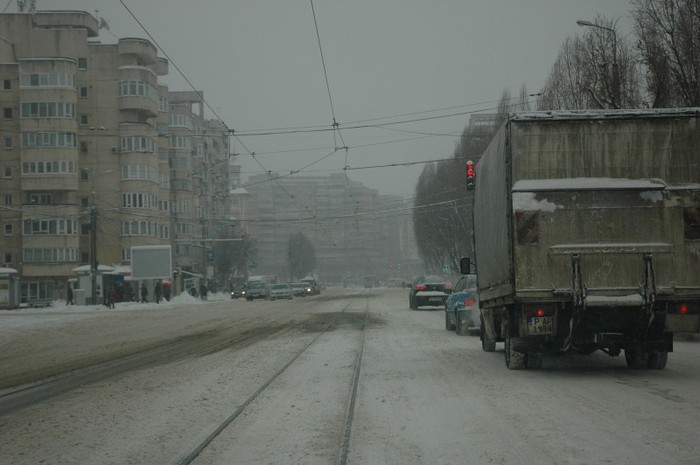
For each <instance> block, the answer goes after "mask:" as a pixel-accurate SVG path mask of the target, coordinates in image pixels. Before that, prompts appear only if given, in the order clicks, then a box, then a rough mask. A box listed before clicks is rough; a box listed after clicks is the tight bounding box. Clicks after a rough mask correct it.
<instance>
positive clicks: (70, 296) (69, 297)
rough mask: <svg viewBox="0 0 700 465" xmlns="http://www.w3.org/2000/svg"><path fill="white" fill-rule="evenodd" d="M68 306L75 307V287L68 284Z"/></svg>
mask: <svg viewBox="0 0 700 465" xmlns="http://www.w3.org/2000/svg"><path fill="white" fill-rule="evenodd" d="M66 305H73V286H71V285H70V284H68V291H67V292H66Z"/></svg>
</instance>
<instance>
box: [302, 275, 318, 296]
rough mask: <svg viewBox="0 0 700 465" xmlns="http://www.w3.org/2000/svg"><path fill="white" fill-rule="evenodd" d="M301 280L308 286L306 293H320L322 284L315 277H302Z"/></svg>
mask: <svg viewBox="0 0 700 465" xmlns="http://www.w3.org/2000/svg"><path fill="white" fill-rule="evenodd" d="M301 282H302V284H304V286H306V295H318V294H320V293H321V285H320V284H318V281H316V280H315V279H314V278H311V277H306V278H302V279H301Z"/></svg>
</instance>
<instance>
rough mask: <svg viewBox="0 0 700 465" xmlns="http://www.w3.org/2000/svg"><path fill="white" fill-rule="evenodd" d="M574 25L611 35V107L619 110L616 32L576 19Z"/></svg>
mask: <svg viewBox="0 0 700 465" xmlns="http://www.w3.org/2000/svg"><path fill="white" fill-rule="evenodd" d="M576 24H577V25H579V26H581V27H596V28H598V29H603V30H605V31H608V32H610V33H612V38H613V62H612V81H613V83H612V87H613V88H612V105H613V107H614V108H620V105H621V102H620V70H619V67H618V63H617V32H616V31H615V29H613V28H611V27H607V26H602V25H600V24H596V23H592V22H590V21H586V20H583V19H577V20H576Z"/></svg>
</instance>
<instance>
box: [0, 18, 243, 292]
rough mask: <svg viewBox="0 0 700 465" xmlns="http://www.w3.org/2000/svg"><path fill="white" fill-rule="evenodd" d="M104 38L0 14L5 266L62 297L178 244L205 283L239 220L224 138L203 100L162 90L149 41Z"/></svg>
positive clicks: (73, 23) (83, 24)
mask: <svg viewBox="0 0 700 465" xmlns="http://www.w3.org/2000/svg"><path fill="white" fill-rule="evenodd" d="M99 26H100V25H99V22H98V20H97V19H96V18H95V17H94V16H92V15H91V14H90V13H87V12H78V11H69V12H64V11H50V12H48V11H47V12H41V11H39V12H35V13H32V14H29V13H19V14H17V13H15V14H0V81H2V87H1V88H0V108H2V118H1V119H0V140H2V144H3V145H2V147H0V148H1V150H2V155H1V156H0V181H1V182H0V224H1V225H2V233H1V235H0V266H5V267H11V268H15V269H17V270H18V271H19V273H20V275H21V276H22V279H23V280H24V281H31V280H36V281H37V282H42V281H43V282H47V281H52V282H54V284H57V285H60V284H62V283H63V282H64V281H65V280H67V279H69V278H71V277H74V272H73V270H74V269H75V268H76V267H78V266H79V265H85V264H94V263H95V262H96V263H99V264H105V265H110V266H114V265H125V266H128V265H129V261H130V258H131V257H130V250H131V247H132V246H142V245H164V244H170V245H174V246H175V249H176V254H175V257H174V258H175V263H176V265H177V266H178V267H181V268H182V269H183V270H190V271H192V272H197V273H200V274H205V273H206V271H207V268H206V266H207V255H206V245H205V244H204V242H205V239H206V238H207V237H208V234H209V233H210V232H211V231H212V230H216V229H217V228H219V227H222V228H225V226H222V225H224V224H225V220H227V219H228V218H229V217H230V211H229V210H230V205H229V200H228V196H227V195H226V193H227V192H229V185H230V181H229V179H228V177H229V173H230V172H231V170H230V169H229V167H228V165H229V163H230V162H229V155H228V154H229V151H230V149H229V137H228V134H227V133H226V128H225V127H224V126H223V125H222V124H221V123H218V122H216V121H211V120H206V119H205V118H204V116H203V109H202V106H203V103H202V102H203V95H202V93H201V92H191V93H178V92H170V91H169V89H168V88H167V86H165V85H163V84H162V83H161V82H160V81H159V78H161V77H162V76H165V75H166V74H167V73H168V62H167V60H165V59H163V58H161V57H159V56H158V53H157V49H156V47H155V46H154V45H153V44H152V43H151V42H149V41H148V40H144V39H139V38H125V39H120V40H118V42H117V43H116V44H103V43H101V42H100V41H99V40H98V39H97V37H98V34H99ZM197 105H198V106H199V108H200V111H196V110H195V109H194V107H195V106H197ZM222 167H223V168H222ZM212 225H215V226H212ZM180 240H182V241H183V245H184V249H180V248H179V247H178V246H177V244H178V243H179V241H180ZM186 241H192V242H191V244H193V245H185V244H187V242H186Z"/></svg>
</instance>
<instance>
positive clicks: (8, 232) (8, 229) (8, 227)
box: [5, 223, 12, 236]
mask: <svg viewBox="0 0 700 465" xmlns="http://www.w3.org/2000/svg"><path fill="white" fill-rule="evenodd" d="M5 235H6V236H11V235H12V224H11V223H8V224H6V225H5Z"/></svg>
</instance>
